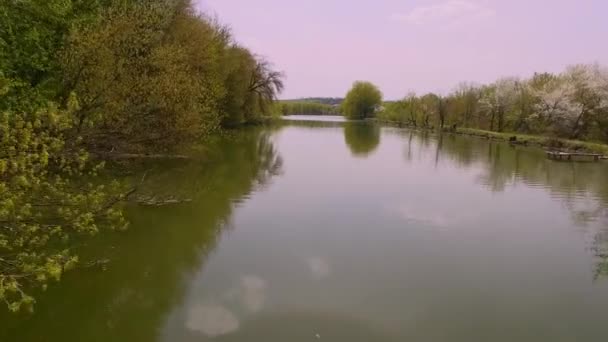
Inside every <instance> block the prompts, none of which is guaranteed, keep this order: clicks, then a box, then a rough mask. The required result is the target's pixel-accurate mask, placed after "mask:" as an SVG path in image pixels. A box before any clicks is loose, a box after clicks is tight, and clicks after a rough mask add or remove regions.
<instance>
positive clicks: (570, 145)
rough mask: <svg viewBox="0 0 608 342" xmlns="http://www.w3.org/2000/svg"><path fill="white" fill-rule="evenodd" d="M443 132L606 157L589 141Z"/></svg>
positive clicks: (604, 150)
mask: <svg viewBox="0 0 608 342" xmlns="http://www.w3.org/2000/svg"><path fill="white" fill-rule="evenodd" d="M372 120H373V121H375V122H378V123H382V124H386V125H390V126H395V127H407V128H416V129H422V130H433V129H427V128H420V127H411V126H408V125H404V124H402V123H399V122H395V121H387V120H378V119H372ZM443 132H445V133H450V134H459V135H468V136H473V137H480V138H485V139H491V140H498V141H506V142H509V143H512V144H515V145H524V146H537V147H542V148H545V149H551V150H559V151H577V152H591V153H601V154H603V155H608V145H606V144H601V143H596V142H589V141H580V140H569V139H561V138H554V137H547V136H542V135H529V134H519V133H511V132H494V131H486V130H481V129H475V128H464V127H457V128H455V129H453V128H444V129H443Z"/></svg>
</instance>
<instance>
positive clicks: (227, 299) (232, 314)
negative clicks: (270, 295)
mask: <svg viewBox="0 0 608 342" xmlns="http://www.w3.org/2000/svg"><path fill="white" fill-rule="evenodd" d="M266 291H267V284H266V281H265V280H264V279H262V278H261V277H259V276H256V275H248V276H243V277H241V279H240V280H239V282H238V283H237V284H236V285H235V286H233V287H231V288H228V289H227V290H225V291H223V293H221V294H215V295H214V296H212V297H209V298H207V300H206V301H205V302H206V303H203V304H195V305H193V306H192V307H191V308H190V310H189V312H188V315H187V318H186V322H185V326H186V328H188V329H189V330H190V331H193V332H199V333H202V334H204V335H206V336H208V337H216V336H220V335H226V334H230V333H233V332H235V331H237V330H238V329H239V327H240V325H241V323H240V321H241V318H239V313H241V315H246V314H254V313H258V312H260V311H262V309H263V308H264V305H265V302H266V296H267V295H266ZM218 301H221V302H219V303H218Z"/></svg>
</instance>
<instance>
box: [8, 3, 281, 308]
mask: <svg viewBox="0 0 608 342" xmlns="http://www.w3.org/2000/svg"><path fill="white" fill-rule="evenodd" d="M282 88H283V83H282V74H281V73H280V72H277V71H275V70H273V69H272V66H271V65H270V63H269V62H268V61H266V60H264V59H261V58H259V57H257V56H256V55H254V54H253V52H251V51H249V50H248V49H245V48H243V47H241V46H239V45H237V44H236V43H235V41H234V39H233V37H232V35H231V33H230V29H229V28H228V27H227V26H224V25H222V24H220V23H219V22H218V21H217V20H215V19H213V18H209V17H207V16H205V15H203V14H200V13H198V12H197V11H196V10H195V9H194V7H193V4H192V2H191V0H4V1H2V2H0V300H1V301H2V302H5V303H6V304H7V305H8V307H9V308H10V309H11V310H13V311H17V310H19V309H21V308H24V307H26V308H29V307H31V305H32V303H33V301H34V300H33V298H32V297H30V296H29V295H28V293H29V289H31V288H32V287H36V286H42V287H44V286H46V284H47V282H48V281H49V280H50V279H59V278H60V277H61V274H62V273H63V272H64V271H65V270H67V269H70V268H71V267H73V266H74V265H75V264H76V263H77V261H78V259H77V257H76V256H74V255H73V251H72V250H71V247H72V246H73V243H74V241H75V240H78V239H81V238H83V237H86V236H88V235H92V234H95V233H96V232H98V231H99V230H100V229H102V228H104V227H115V228H121V227H125V226H126V222H125V220H124V219H123V218H122V213H121V210H120V208H119V203H121V202H122V201H123V200H125V197H126V196H127V195H128V193H129V192H130V191H132V189H131V190H128V189H122V188H120V187H119V186H117V185H113V186H109V185H93V183H95V182H93V181H91V179H92V178H91V177H95V176H96V175H97V174H98V172H99V171H100V169H101V167H102V166H103V163H100V162H99V160H97V161H95V162H93V161H92V160H91V158H90V155H91V154H95V155H98V156H104V155H106V154H116V153H123V152H144V153H147V152H149V151H158V150H172V149H174V148H176V147H177V146H179V145H183V144H185V143H189V142H192V141H196V140H200V139H202V138H204V137H206V136H208V135H209V134H210V133H212V132H214V131H216V130H218V129H220V128H221V127H223V126H224V127H225V126H232V125H239V124H243V123H248V122H255V121H258V120H260V119H261V118H263V117H264V116H265V115H269V114H270V113H271V112H272V108H273V103H274V100H275V99H276V96H277V94H278V93H279V92H280V91H281V90H282ZM97 183H99V182H97Z"/></svg>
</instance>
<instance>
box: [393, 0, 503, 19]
mask: <svg viewBox="0 0 608 342" xmlns="http://www.w3.org/2000/svg"><path fill="white" fill-rule="evenodd" d="M494 15H496V12H495V11H494V10H493V9H491V8H488V7H484V6H482V5H480V4H477V3H474V2H470V1H464V0H449V1H446V2H443V3H439V4H436V5H430V6H420V7H416V8H414V9H413V10H412V11H410V12H409V13H406V14H403V13H397V14H393V15H392V16H391V19H392V20H394V21H399V22H405V23H408V24H416V25H421V24H427V23H435V22H455V21H460V20H464V19H466V20H472V19H481V18H488V17H493V16H494Z"/></svg>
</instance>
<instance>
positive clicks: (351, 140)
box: [344, 121, 380, 157]
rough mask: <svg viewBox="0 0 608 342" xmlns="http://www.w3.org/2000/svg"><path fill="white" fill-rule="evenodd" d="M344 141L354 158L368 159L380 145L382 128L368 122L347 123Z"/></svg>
mask: <svg viewBox="0 0 608 342" xmlns="http://www.w3.org/2000/svg"><path fill="white" fill-rule="evenodd" d="M344 140H345V141H346V145H348V148H349V149H350V151H351V153H352V154H353V156H355V157H367V156H369V155H370V154H371V153H372V152H374V151H375V150H376V149H377V148H378V145H380V127H379V126H378V125H375V124H371V123H366V122H358V121H350V122H346V123H345V124H344Z"/></svg>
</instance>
